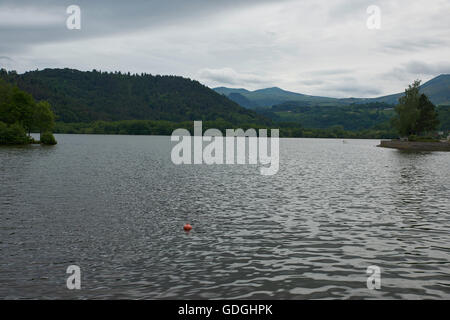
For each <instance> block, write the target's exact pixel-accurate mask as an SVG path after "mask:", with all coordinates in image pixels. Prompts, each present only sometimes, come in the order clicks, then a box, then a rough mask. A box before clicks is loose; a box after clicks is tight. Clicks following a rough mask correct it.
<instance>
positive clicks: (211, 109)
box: [0, 69, 270, 125]
mask: <svg viewBox="0 0 450 320" xmlns="http://www.w3.org/2000/svg"><path fill="white" fill-rule="evenodd" d="M0 77H3V78H4V79H6V80H7V81H8V82H10V83H13V84H16V85H17V86H18V87H19V88H20V89H22V90H25V91H27V92H29V93H30V94H32V96H33V97H34V98H35V99H36V100H39V101H40V100H46V101H48V102H49V103H50V104H51V105H52V106H53V110H54V112H55V114H56V116H57V119H58V121H62V122H92V121H118V120H167V121H175V122H180V121H193V120H203V121H207V120H208V121H213V120H217V119H223V120H225V121H228V122H231V123H234V124H237V123H254V124H266V125H267V124H270V120H269V119H267V118H265V117H263V116H261V115H258V114H256V113H255V112H254V111H251V110H247V109H245V108H242V107H241V106H239V105H238V104H236V103H234V102H232V101H231V100H229V99H227V98H226V97H224V96H222V95H220V94H218V93H216V92H215V91H213V90H211V89H210V88H208V87H206V86H204V85H202V84H200V83H199V82H197V81H193V80H190V79H186V78H182V77H176V76H159V75H156V76H153V75H149V74H140V75H138V74H133V75H129V74H122V73H120V72H115V73H107V72H98V71H95V70H93V71H92V72H82V71H78V70H72V69H45V70H42V71H30V72H26V73H24V74H20V75H18V74H17V73H14V72H6V71H3V72H0Z"/></svg>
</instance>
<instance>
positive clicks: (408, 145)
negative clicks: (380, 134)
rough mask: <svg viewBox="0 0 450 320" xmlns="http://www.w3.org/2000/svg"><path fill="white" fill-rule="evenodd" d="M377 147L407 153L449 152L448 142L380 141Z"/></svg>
mask: <svg viewBox="0 0 450 320" xmlns="http://www.w3.org/2000/svg"><path fill="white" fill-rule="evenodd" d="M377 147H381V148H391V149H398V150H409V151H450V142H442V141H440V142H420V141H400V140H384V141H383V140H382V141H380V144H379V145H377Z"/></svg>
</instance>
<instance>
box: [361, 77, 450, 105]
mask: <svg viewBox="0 0 450 320" xmlns="http://www.w3.org/2000/svg"><path fill="white" fill-rule="evenodd" d="M420 92H422V93H424V94H426V95H427V96H428V97H429V98H430V100H431V102H433V103H434V104H435V105H450V74H441V75H439V76H437V77H435V78H433V79H431V80H429V81H427V82H425V83H424V84H422V85H421V86H420ZM402 95H403V92H402V93H396V94H391V95H388V96H383V97H379V98H374V99H366V100H371V101H377V102H386V103H390V104H396V103H397V102H398V99H399V98H400V97H401V96H402ZM361 100H363V99H361Z"/></svg>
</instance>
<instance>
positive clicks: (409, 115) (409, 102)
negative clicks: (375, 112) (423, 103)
mask: <svg viewBox="0 0 450 320" xmlns="http://www.w3.org/2000/svg"><path fill="white" fill-rule="evenodd" d="M419 86H420V80H416V81H414V83H413V84H412V85H409V86H408V88H407V89H406V90H405V95H404V96H402V97H401V98H400V99H399V103H398V105H397V106H396V107H395V112H396V113H397V115H396V116H395V117H394V118H393V119H392V124H393V126H394V127H395V128H396V129H397V131H398V133H399V134H400V135H402V136H409V135H411V134H415V133H416V123H417V120H418V118H419V115H420V111H419Z"/></svg>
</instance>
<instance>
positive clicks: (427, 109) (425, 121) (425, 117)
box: [416, 94, 439, 133]
mask: <svg viewBox="0 0 450 320" xmlns="http://www.w3.org/2000/svg"><path fill="white" fill-rule="evenodd" d="M438 126H439V119H438V114H437V112H436V107H435V106H434V104H433V103H432V102H431V101H430V100H429V99H428V97H427V96H426V95H424V94H422V95H420V98H419V118H418V120H417V123H416V131H417V132H418V133H422V132H429V131H433V130H436V129H437V127H438Z"/></svg>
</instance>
